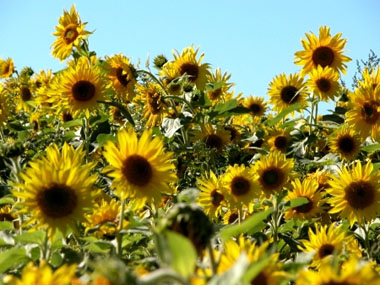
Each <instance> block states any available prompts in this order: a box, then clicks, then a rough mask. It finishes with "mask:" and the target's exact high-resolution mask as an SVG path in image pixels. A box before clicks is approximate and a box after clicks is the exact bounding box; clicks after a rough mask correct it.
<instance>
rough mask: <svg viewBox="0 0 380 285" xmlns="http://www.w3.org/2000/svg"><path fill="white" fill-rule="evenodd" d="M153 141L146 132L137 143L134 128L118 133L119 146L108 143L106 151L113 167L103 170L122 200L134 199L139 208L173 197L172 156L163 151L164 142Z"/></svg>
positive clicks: (149, 131)
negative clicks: (146, 203)
mask: <svg viewBox="0 0 380 285" xmlns="http://www.w3.org/2000/svg"><path fill="white" fill-rule="evenodd" d="M151 137H152V131H151V130H145V131H144V133H143V134H142V136H141V138H140V139H138V138H137V135H136V133H135V131H134V130H133V129H132V128H129V129H122V130H120V131H119V132H118V134H117V138H118V143H117V144H114V143H113V142H111V141H109V142H108V143H107V144H106V145H105V147H104V153H103V154H104V157H105V158H106V159H107V161H108V162H109V163H110V165H109V166H107V167H106V168H105V169H104V172H106V173H108V175H109V176H110V177H112V178H113V182H112V188H113V189H115V192H116V194H117V195H118V196H119V197H120V198H121V199H125V198H129V197H130V198H134V199H135V201H136V205H137V206H136V207H140V208H141V207H143V206H144V205H145V202H146V201H149V202H152V201H154V203H155V204H157V203H159V202H160V201H161V193H172V192H173V189H172V188H171V187H170V186H169V183H172V182H175V181H176V176H175V174H174V170H175V166H174V164H173V162H172V159H171V157H172V153H171V152H167V153H165V151H164V142H163V140H162V139H161V138H159V137H155V138H154V139H152V138H151Z"/></svg>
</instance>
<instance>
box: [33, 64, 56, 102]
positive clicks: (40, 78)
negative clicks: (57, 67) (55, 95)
mask: <svg viewBox="0 0 380 285" xmlns="http://www.w3.org/2000/svg"><path fill="white" fill-rule="evenodd" d="M53 78H54V76H53V72H52V70H51V69H49V70H46V71H45V70H41V71H40V72H39V73H38V74H36V75H35V76H34V79H33V82H34V84H35V93H36V98H35V101H36V102H37V103H38V104H40V105H42V106H43V107H51V103H50V102H49V99H50V98H49V92H48V91H49V89H50V85H51V82H52V81H53Z"/></svg>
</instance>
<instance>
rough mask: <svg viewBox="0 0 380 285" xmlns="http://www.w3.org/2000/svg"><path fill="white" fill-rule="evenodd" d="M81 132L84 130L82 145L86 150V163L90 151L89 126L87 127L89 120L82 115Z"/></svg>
mask: <svg viewBox="0 0 380 285" xmlns="http://www.w3.org/2000/svg"><path fill="white" fill-rule="evenodd" d="M83 132H84V147H85V150H86V163H87V162H88V153H89V151H90V136H89V132H90V127H89V122H88V118H87V117H86V116H84V118H83Z"/></svg>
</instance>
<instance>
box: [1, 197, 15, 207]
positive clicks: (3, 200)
mask: <svg viewBox="0 0 380 285" xmlns="http://www.w3.org/2000/svg"><path fill="white" fill-rule="evenodd" d="M14 202H15V200H14V199H13V198H11V197H3V198H1V199H0V205H4V204H11V205H12V204H14Z"/></svg>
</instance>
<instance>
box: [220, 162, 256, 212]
mask: <svg viewBox="0 0 380 285" xmlns="http://www.w3.org/2000/svg"><path fill="white" fill-rule="evenodd" d="M257 179H258V177H257V175H256V173H255V172H254V170H253V169H252V168H251V167H245V166H244V165H237V164H235V165H234V166H231V165H230V166H228V168H227V170H226V172H225V173H224V174H223V176H222V177H221V180H222V185H223V187H224V188H225V189H226V196H225V198H226V200H227V202H228V203H229V205H230V208H231V209H233V208H235V207H238V208H240V209H241V208H242V206H243V205H244V206H246V207H248V205H249V203H250V202H252V200H253V199H254V198H258V197H259V195H260V192H261V187H260V184H259V183H258V181H257Z"/></svg>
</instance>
